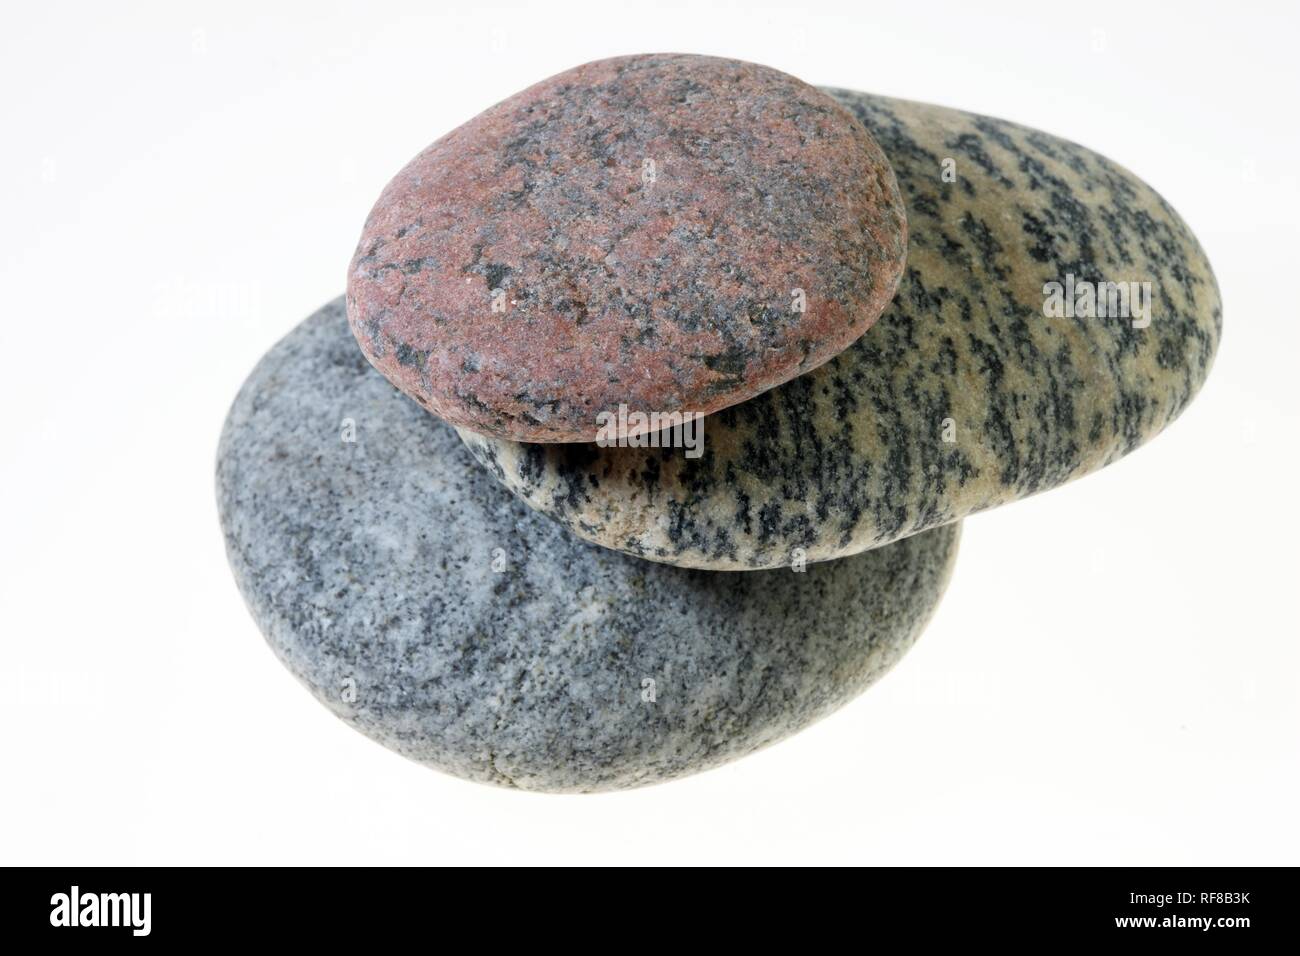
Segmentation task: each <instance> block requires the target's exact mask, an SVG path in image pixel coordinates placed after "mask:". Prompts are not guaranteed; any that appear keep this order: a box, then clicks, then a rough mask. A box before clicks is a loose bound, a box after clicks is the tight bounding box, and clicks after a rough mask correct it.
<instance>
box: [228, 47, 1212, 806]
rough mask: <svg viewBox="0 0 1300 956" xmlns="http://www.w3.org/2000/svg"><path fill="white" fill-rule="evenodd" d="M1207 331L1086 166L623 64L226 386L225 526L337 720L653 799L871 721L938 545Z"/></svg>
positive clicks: (709, 76) (232, 549) (487, 144)
mask: <svg viewBox="0 0 1300 956" xmlns="http://www.w3.org/2000/svg"><path fill="white" fill-rule="evenodd" d="M349 327H350V330H351V334H349ZM1220 330H1221V308H1220V302H1219V297H1218V290H1217V286H1216V284H1215V281H1214V277H1213V274H1212V272H1211V270H1210V267H1209V263H1208V262H1207V261H1206V259H1205V256H1204V253H1203V252H1202V251H1201V249H1200V247H1199V245H1198V244H1197V242H1196V239H1195V237H1194V236H1193V235H1192V234H1191V232H1190V231H1189V230H1188V229H1187V227H1186V225H1185V224H1184V223H1183V221H1182V220H1181V219H1180V218H1179V217H1178V215H1177V214H1176V213H1175V212H1174V211H1173V210H1172V209H1171V208H1170V207H1169V205H1168V204H1167V203H1165V202H1164V200H1163V199H1161V198H1160V197H1159V196H1158V195H1157V194H1156V193H1155V192H1154V191H1153V190H1152V189H1151V188H1150V187H1148V186H1147V185H1146V184H1145V183H1143V182H1142V181H1141V180H1139V179H1137V178H1136V177H1134V176H1133V175H1132V174H1130V173H1128V172H1127V171H1125V170H1123V169H1121V168H1120V167H1118V166H1116V165H1115V164H1113V163H1111V162H1110V161H1109V160H1107V159H1105V158H1103V157H1101V156H1099V155H1097V154H1096V153H1093V152H1091V151H1089V150H1086V149H1083V148H1082V147H1079V146H1076V145H1074V144H1072V143H1069V142H1066V141H1064V140H1060V139H1057V138H1055V137H1052V136H1049V135H1047V134H1045V133H1041V132H1038V131H1036V130H1032V129H1027V128H1024V127H1020V126H1016V125H1014V124H1011V123H1007V122H1003V121H1001V120H995V119H990V118H987V117H982V116H976V115H973V114H969V113H962V112H959V111H956V110H950V109H944V108H941V107H936V106H929V105H925V104H920V103H912V102H906V101H900V100H891V99H886V98H883V97H876V96H869V95H866V94H861V93H853V92H849V91H842V90H826V91H821V90H818V89H815V88H813V87H810V86H808V85H807V84H804V83H802V82H801V81H799V80H797V79H794V78H793V77H790V76H788V75H785V74H783V73H780V72H778V71H775V70H771V69H768V68H766V67H761V66H757V65H754V64H749V63H742V62H737V61H731V60H721V59H715V58H709V57H697V56H680V55H654V56H635V57H623V58H618V59H613V60H604V61H599V62H596V63H591V64H587V65H585V66H582V67H578V68H577V69H574V70H570V71H568V72H566V73H562V74H560V75H558V76H556V77H553V78H551V79H549V80H546V81H544V82H542V83H540V84H538V85H536V86H534V87H531V88H530V89H528V90H525V91H524V92H522V93H520V94H518V95H516V96H514V97H511V98H510V99H507V100H505V101H504V102H502V103H499V104H497V105H496V106H494V107H492V108H491V109H489V110H487V111H486V112H484V113H483V114H481V115H479V116H478V117H476V118H474V119H473V120H471V121H470V122H468V123H466V124H465V125H464V126H462V127H460V128H458V129H456V130H454V131H453V132H451V133H449V134H447V135H446V136H444V137H443V138H442V139H440V140H438V141H437V142H435V143H434V144H433V145H432V146H430V147H429V148H428V149H426V150H425V151H424V152H422V153H421V154H420V155H419V156H417V157H416V158H415V159H414V160H413V161H412V162H411V163H410V164H409V165H408V166H407V167H406V168H405V169H403V170H402V171H401V172H400V173H399V174H398V175H397V177H396V178H395V179H394V180H393V181H392V182H391V183H390V184H389V185H388V187H387V188H386V189H385V190H384V192H383V194H382V195H381V196H380V199H379V201H378V203H377V204H376V206H375V208H374V210H373V211H372V212H371V214H370V216H369V218H368V219H367V221H366V224H365V228H364V230H363V234H362V238H361V241H360V243H359V244H358V247H357V251H356V254H355V256H354V258H353V261H352V264H351V267H350V270H349V274H348V289H347V295H346V297H345V299H340V300H336V301H335V302H332V303H330V304H329V305H327V306H325V307H324V308H323V309H321V310H320V311H319V312H318V313H316V314H315V315H313V316H312V317H311V318H309V319H308V320H306V321H305V322H304V323H303V324H302V325H300V326H299V327H298V328H297V329H296V330H295V331H294V332H292V333H291V334H290V335H289V336H288V337H287V338H286V339H285V340H284V341H282V342H281V343H280V344H279V345H277V346H276V347H275V348H274V349H273V350H272V351H271V353H270V354H269V355H268V356H267V357H266V358H265V359H263V361H262V363H261V364H260V365H259V366H258V367H257V369H256V370H255V371H254V372H253V374H252V376H251V377H250V378H249V380H248V381H247V382H246V383H245V385H244V387H243V389H242V390H241V392H240V394H239V396H238V397H237V398H236V400H235V403H234V407H233V408H232V410H231V413H230V416H229V418H228V420H227V422H226V427H225V430H224V432H223V434H222V439H221V447H220V449H219V453H218V469H217V485H218V500H219V505H220V509H221V518H222V524H223V527H224V529H225V534H226V540H227V548H228V552H229V555H230V558H231V563H232V566H233V567H234V570H235V576H236V578H237V580H238V582H239V584H240V587H241V590H242V591H243V593H244V596H245V598H246V600H247V601H248V603H249V606H250V608H251V609H252V611H253V614H254V616H255V618H256V619H257V621H258V623H259V624H260V626H261V627H262V629H263V631H264V632H265V634H266V636H267V639H268V641H269V642H270V644H271V646H272V648H273V649H274V650H275V651H276V653H277V654H278V655H279V656H280V658H281V659H282V660H283V662H284V663H285V664H286V665H287V666H288V667H289V668H290V670H291V671H293V673H294V674H295V675H296V676H298V677H299V679H300V680H302V681H303V683H305V684H306V685H307V687H308V688H310V689H311V691H312V692H313V693H314V694H315V695H316V697H317V698H318V699H319V700H321V701H322V703H324V704H325V705H326V706H328V707H329V708H330V709H331V710H333V711H334V712H335V713H336V714H338V715H339V716H340V717H342V718H343V719H344V720H346V721H347V722H348V723H350V724H352V725H353V726H354V727H356V728H357V729H358V730H360V731H362V732H363V733H365V734H367V735H369V736H371V737H373V738H375V739H376V740H378V741H380V742H381V743H383V744H385V745H386V746H389V747H391V748H392V749H394V750H396V751H398V752H399V753H402V754H404V755H406V756H408V757H411V758H413V759H415V760H418V761H421V762H423V763H426V764H428V765H430V766H434V767H437V768H439V769H442V770H446V771H448V772H451V773H454V774H457V775H459V776H462V777H467V778H470V779H475V780H482V781H486V782H492V783H498V784H502V785H506V786H513V787H520V788H526V789H536V790H553V791H591V790H601V789H612V788H621V787H630V786H638V785H642V784H647V783H652V782H656V781H661V780H665V779H669V778H672V777H676V776H680V775H683V774H686V773H691V772H695V771H698V770H701V769H705V768H707V767H710V766H715V765H717V764H719V763H721V762H724V761H726V760H729V759H732V758H734V757H737V756H741V755H743V754H745V753H748V752H751V751H753V750H754V749H756V748H758V747H761V746H763V745H765V744H767V743H770V742H773V741H775V740H777V739H780V738H781V737H784V736H787V735H789V734H791V733H793V732H795V731H796V730H798V729H800V728H802V727H804V726H806V725H807V724H809V723H810V722H812V721H814V720H816V719H818V718H819V717H821V716H823V715H824V714H826V713H828V712H830V711H831V710H833V709H835V708H836V707H838V706H840V705H841V704H843V703H845V702H846V701H848V700H850V699H852V698H853V697H854V696H855V695H856V694H858V693H859V692H860V691H862V690H863V689H864V688H865V687H867V686H868V685H869V684H870V683H872V682H873V681H874V680H875V679H876V678H878V677H879V676H880V675H881V674H882V673H883V672H884V671H885V670H887V669H888V668H889V667H890V666H891V665H892V664H893V662H894V661H896V660H897V659H898V658H899V657H900V656H901V655H902V653H903V652H904V651H905V650H906V649H907V648H908V647H909V646H910V644H911V643H912V642H913V641H914V640H915V638H916V637H917V636H918V635H919V633H920V631H921V630H922V629H923V627H924V625H925V623H926V621H927V620H928V618H929V616H930V614H931V613H932V612H933V610H934V608H935V606H936V605H937V603H938V600H939V597H940V595H941V594H942V591H943V589H944V586H945V584H946V582H947V579H948V575H949V572H950V569H951V566H952V562H953V558H954V555H955V549H956V543H957V537H958V527H959V522H960V519H962V518H964V517H965V516H967V515H969V514H972V513H974V512H976V511H981V510H984V509H987V508H991V507H993V506H996V505H998V504H1002V503H1005V502H1008V501H1012V500H1015V499H1017V498H1021V497H1024V496H1026V495H1029V494H1033V493H1035V492H1038V491H1043V490H1047V489H1049V488H1052V487H1055V486H1057V485H1060V484H1062V483H1064V482H1066V481H1068V480H1070V479H1072V478H1075V477H1078V476H1080V475H1083V474H1086V473H1088V472H1090V471H1093V470H1095V469H1097V468H1099V467H1101V466H1103V465H1105V464H1108V463H1109V462H1111V461H1114V460H1115V459H1117V458H1119V457H1121V456H1122V455H1124V454H1126V453H1127V452H1129V451H1131V450H1132V449H1134V448H1136V447H1137V446H1138V445H1140V444H1142V443H1143V442H1144V441H1146V440H1147V439H1148V438H1150V437H1151V436H1152V435H1154V434H1155V433H1156V432H1158V431H1160V430H1161V429H1162V428H1163V427H1164V426H1165V425H1167V424H1168V423H1169V422H1170V421H1172V420H1173V419H1174V418H1175V417H1176V416H1177V415H1178V414H1179V413H1180V412H1181V411H1182V409H1183V408H1184V407H1185V406H1186V405H1187V403H1188V402H1189V401H1190V400H1191V398H1192V396H1193V395H1194V394H1195V393H1196V391H1197V390H1198V389H1199V387H1200V385H1201V384H1202V382H1203V381H1204V379H1205V377H1206V375H1207V373H1208V371H1209V367H1210V364H1211V361H1212V358H1213V355H1214V351H1215V348H1216V347H1217V344H1218V340H1219V335H1220ZM358 345H359V346H360V348H358ZM367 360H368V362H369V364H367ZM372 366H373V368H372ZM375 370H377V372H376V371H375ZM379 373H382V374H379ZM390 383H391V384H390ZM392 386H396V389H397V390H394V388H393V387H392ZM430 413H432V414H430ZM697 416H702V417H697ZM665 424H668V426H669V427H668V429H667V430H660V429H663V428H664V426H665ZM458 434H459V438H458V437H457V435H458ZM476 459H477V461H476ZM507 489H508V491H507ZM509 492H513V496H511V494H509Z"/></svg>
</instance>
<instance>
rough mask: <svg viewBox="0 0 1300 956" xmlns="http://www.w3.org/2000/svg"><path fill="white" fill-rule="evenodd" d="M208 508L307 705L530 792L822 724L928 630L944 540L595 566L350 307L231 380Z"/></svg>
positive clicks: (942, 534)
mask: <svg viewBox="0 0 1300 956" xmlns="http://www.w3.org/2000/svg"><path fill="white" fill-rule="evenodd" d="M349 438H354V439H355V440H354V441H348V440H345V439H349ZM217 498H218V504H219V510H220V516H221V524H222V528H223V530H224V532H225V536H226V543H227V549H228V553H229V557H230V561H231V565H232V567H233V568H234V572H235V577H236V579H237V581H238V583H239V587H240V589H241V590H242V592H243V594H244V597H245V599H246V601H247V602H248V605H249V607H250V609H251V610H252V613H253V616H254V618H255V619H256V620H257V622H258V624H259V625H260V626H261V628H262V630H263V632H264V633H265V635H266V638H267V640H268V641H269V643H270V645H271V647H272V649H273V650H274V651H275V653H276V654H277V655H278V656H279V657H280V659H281V660H282V661H283V662H284V664H285V665H286V666H287V667H288V668H289V669H290V670H291V671H292V672H293V673H294V674H295V675H296V676H297V677H298V678H299V679H300V680H301V681H302V682H303V683H304V684H305V685H306V686H307V687H308V688H309V689H310V690H311V692H312V693H313V694H314V695H315V696H316V698H317V699H318V700H320V701H321V703H323V704H325V706H326V707H328V708H329V709H330V710H332V711H333V712H334V713H335V714H336V715H338V716H339V717H341V718H342V719H343V720H345V721H346V722H347V723H349V724H351V725H352V726H353V727H355V728H356V729H357V730H359V731H361V732H362V733H364V734H366V735H368V736H370V737H372V738H374V739H375V740H377V741H379V742H380V743H382V744H384V745H385V746H387V747H390V748H392V749H393V750H396V751H397V752H399V753H401V754H403V755H405V756H407V757H410V758H411V759H413V760H417V761H419V762H421V763H424V764H427V765H429V766H432V767H436V768H437V769H440V770H444V771H446V772H448V773H452V774H456V775H458V776H461V777H466V778H469V779H472V780H480V781H484V782H490V783H496V784H500V785H504V786H510V787H520V788H524V789H530V790H552V791H589V790H604V789H614V788H622V787H634V786H639V785H643V784H649V783H654V782H656V781H661V780H666V779H669V778H672V777H677V776H681V775H683V774H687V773H692V772H694V771H698V770H703V769H705V768H708V767H712V766H716V765H718V764H720V763H723V762H724V761H727V760H730V759H733V758H735V757H739V756H742V755H744V754H746V753H749V752H750V751H753V750H754V749H756V748H758V747H761V746H763V745H765V744H768V743H771V742H773V741H775V740H778V739H780V738H782V737H785V736H787V735H789V734H791V733H793V732H795V731H797V730H799V729H800V728H802V727H804V726H806V725H808V724H809V723H811V722H813V721H814V720H817V719H818V718H820V717H822V716H824V715H826V714H827V713H829V712H830V711H832V710H834V709H835V708H836V707H838V706H840V705H842V704H844V703H845V702H846V701H848V700H850V699H852V698H853V697H854V696H855V695H856V694H858V693H859V692H860V691H862V690H863V689H864V688H865V687H867V686H868V685H869V684H871V683H872V682H873V681H874V680H875V679H876V678H878V677H879V676H880V675H881V674H882V673H884V672H885V671H886V670H887V669H888V668H889V667H890V666H891V665H892V664H893V663H894V662H895V661H896V660H898V658H899V657H900V656H901V655H902V653H903V652H904V651H905V650H906V649H907V647H908V646H909V645H910V644H911V643H912V641H913V640H914V639H915V638H916V636H917V635H918V634H919V633H920V631H921V629H922V627H923V626H924V624H925V622H926V620H927V619H928V617H929V615H930V614H931V612H932V611H933V610H934V607H935V605H936V603H937V601H938V599H939V596H940V594H941V593H942V591H943V588H944V585H945V584H946V582H947V578H948V574H949V571H950V567H951V563H952V560H953V557H954V554H955V550H956V542H957V537H958V532H957V527H956V526H955V525H951V526H948V527H945V528H942V529H939V530H936V531H932V532H927V533H925V534H921V535H917V536H916V537H913V538H910V539H908V540H906V541H903V542H900V543H898V544H895V545H892V546H890V547H887V548H882V549H879V550H877V551H873V552H870V553H868V554H865V555H861V556H858V557H855V558H849V559H846V560H843V561H834V562H829V563H825V564H816V565H810V566H808V568H807V570H806V571H804V572H801V573H797V572H794V571H792V570H790V569H788V568H787V569H780V570H773V571H756V572H750V573H742V574H735V573H724V572H705V571H697V570H689V569H683V568H675V567H671V566H667V565H662V564H654V563H650V562H646V561H641V560H638V559H635V558H630V557H627V556H625V555H622V554H619V553H616V552H614V551H610V550H606V549H602V548H598V547H593V546H591V545H589V544H586V543H585V542H582V541H580V540H578V539H576V538H574V537H573V536H571V535H569V534H568V533H567V532H566V531H565V530H564V529H563V528H561V527H560V526H559V525H558V524H556V523H554V522H551V521H548V520H546V519H545V518H543V517H541V516H539V515H537V514H536V513H535V512H532V511H530V510H529V509H528V508H526V507H524V506H523V505H522V504H520V503H519V502H518V501H516V500H515V499H514V498H512V497H511V496H510V495H508V494H507V493H506V492H505V491H504V490H503V489H501V487H500V486H499V485H498V484H497V483H496V482H495V481H494V480H493V479H492V478H491V477H489V476H488V475H487V474H486V473H485V472H484V471H483V469H482V468H481V467H480V466H479V465H478V464H476V463H475V462H474V460H473V459H472V458H471V457H470V455H469V454H468V452H467V451H466V450H465V449H464V447H463V446H462V445H461V443H460V442H459V441H458V440H457V438H456V436H455V433H454V432H453V431H452V430H451V428H450V427H448V426H447V425H444V424H442V423H440V422H438V421H437V420H435V419H434V418H432V417H431V416H429V415H428V414H426V413H425V412H423V411H422V410H421V409H420V408H419V407H418V406H417V405H416V404H415V403H414V402H412V401H410V400H409V399H407V398H405V397H403V396H402V395H401V394H400V393H398V392H397V391H396V390H395V389H394V388H393V387H392V386H391V385H390V384H389V383H388V382H387V381H385V380H384V379H383V378H382V377H381V376H380V375H379V374H378V373H377V372H375V371H373V370H372V369H371V368H370V367H369V365H367V363H366V360H365V359H364V358H363V357H362V355H361V352H360V351H359V350H358V349H357V347H356V343H355V342H354V341H353V338H352V336H351V334H350V333H349V331H348V327H347V323H346V319H345V316H344V310H343V303H342V299H339V300H336V301H335V302H333V303H331V304H330V305H328V306H326V307H325V308H324V309H322V310H321V311H319V312H318V313H316V314H315V315H314V316H312V317H311V318H310V319H308V320H307V321H306V322H304V323H303V324H302V325H300V326H299V327H298V328H297V329H296V330H295V331H294V332H293V333H291V334H290V335H289V336H288V337H287V338H285V339H284V340H283V341H282V342H280V343H279V344H278V345H277V346H276V347H275V348H274V349H273V350H272V351H271V352H270V353H269V354H268V355H267V356H266V357H265V358H264V359H263V360H262V362H261V363H260V364H259V365H258V366H257V368H256V369H255V370H254V372H253V373H252V375H251V376H250V377H249V379H248V381H247V382H246V383H245V385H244V386H243V388H242V390H241V391H240V393H239V396H238V397H237V398H236V400H235V403H234V406H233V407H232V409H231V411H230V415H229V418H228V419H227V421H226V425H225V429H224V431H223V433H222V436H221V444H220V449H219V452H218V462H217Z"/></svg>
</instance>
